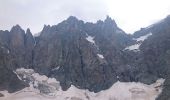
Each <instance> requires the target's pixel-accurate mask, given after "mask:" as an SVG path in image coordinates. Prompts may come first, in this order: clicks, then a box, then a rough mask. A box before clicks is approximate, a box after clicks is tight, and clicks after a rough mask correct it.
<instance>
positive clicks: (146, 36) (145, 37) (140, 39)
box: [133, 33, 152, 42]
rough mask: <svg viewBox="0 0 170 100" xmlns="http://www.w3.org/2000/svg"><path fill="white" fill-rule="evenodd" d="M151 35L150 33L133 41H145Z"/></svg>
mask: <svg viewBox="0 0 170 100" xmlns="http://www.w3.org/2000/svg"><path fill="white" fill-rule="evenodd" d="M151 35H152V33H148V34H146V35H144V36H141V37H139V38H136V39H135V38H134V39H133V40H136V41H137V42H139V41H141V42H143V41H144V40H146V39H147V38H148V37H149V36H151Z"/></svg>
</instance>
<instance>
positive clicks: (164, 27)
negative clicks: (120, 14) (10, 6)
mask: <svg viewBox="0 0 170 100" xmlns="http://www.w3.org/2000/svg"><path fill="white" fill-rule="evenodd" d="M169 44H170V16H167V17H166V18H165V19H163V20H162V21H160V22H158V23H155V24H153V25H151V26H149V27H146V28H142V29H141V30H139V31H137V32H135V33H134V34H133V35H128V34H126V33H125V32H124V31H123V30H122V29H121V28H119V27H118V26H117V24H116V22H115V21H114V20H113V19H111V18H110V17H108V16H107V18H106V19H105V20H104V21H101V20H99V21H97V22H96V23H89V22H87V23H85V22H83V21H82V20H78V19H77V18H76V17H74V16H70V17H69V18H68V19H66V20H64V21H63V22H61V23H59V24H58V25H53V26H49V25H45V26H44V28H43V30H42V31H41V32H40V33H39V36H33V35H32V33H31V31H30V29H27V31H26V32H25V31H24V30H23V29H22V28H21V27H20V26H19V25H16V26H14V27H13V28H12V29H11V30H10V31H0V51H1V52H0V56H1V57H0V59H1V60H0V68H1V70H0V78H1V79H0V90H8V91H10V92H15V91H18V90H21V89H23V88H24V87H28V86H29V85H30V84H28V82H24V81H21V80H20V79H19V77H18V74H17V73H16V70H17V69H19V68H25V69H34V70H35V72H37V73H39V74H40V75H46V76H47V77H51V78H55V79H56V80H58V81H59V82H60V85H61V88H62V90H64V91H65V90H68V89H69V88H70V87H71V85H74V86H75V87H77V88H79V89H88V90H89V91H91V92H100V91H102V90H106V89H109V88H111V86H112V85H113V84H114V83H116V82H117V81H121V82H141V83H144V84H148V85H150V84H153V83H154V82H156V80H158V79H159V78H163V79H165V83H164V85H163V92H162V94H161V95H160V96H159V97H158V100H168V99H170V95H169V93H170V89H169V83H170V81H169V79H170V75H169V71H170V69H169V67H170V46H169ZM31 79H32V78H31ZM29 81H30V78H29ZM11 84H14V85H11ZM41 86H42V85H41ZM42 87H43V88H45V86H44V85H43V86H42ZM42 87H41V89H42Z"/></svg>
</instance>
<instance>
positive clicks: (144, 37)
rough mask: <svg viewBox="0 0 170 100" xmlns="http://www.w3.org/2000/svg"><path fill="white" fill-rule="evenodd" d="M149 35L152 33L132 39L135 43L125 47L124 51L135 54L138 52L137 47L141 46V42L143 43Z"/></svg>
mask: <svg viewBox="0 0 170 100" xmlns="http://www.w3.org/2000/svg"><path fill="white" fill-rule="evenodd" d="M151 35H152V33H151V32H150V33H148V34H146V35H144V36H140V37H139V38H133V40H135V41H136V42H137V43H136V44H134V45H130V46H128V47H126V48H125V49H124V50H130V51H135V52H137V51H140V50H139V47H140V46H141V44H142V42H143V41H145V40H146V39H147V38H148V37H149V36H151Z"/></svg>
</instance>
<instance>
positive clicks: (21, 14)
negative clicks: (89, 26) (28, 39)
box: [0, 0, 170, 33]
mask: <svg viewBox="0 0 170 100" xmlns="http://www.w3.org/2000/svg"><path fill="white" fill-rule="evenodd" d="M169 14H170V0H0V30H6V29H7V30H9V29H11V27H12V26H13V25H16V24H19V25H20V26H21V27H22V28H23V29H26V28H30V29H31V31H32V32H33V33H37V32H40V31H41V30H42V28H43V26H44V24H49V25H56V24H57V23H59V22H61V21H63V20H65V19H66V18H68V17H69V16H70V15H72V16H76V17H77V18H79V19H81V20H84V21H86V22H87V21H90V22H96V21H97V20H99V19H101V20H104V19H105V18H106V15H109V16H110V17H112V18H113V19H114V20H115V21H116V23H117V24H118V26H119V27H120V28H122V29H123V30H124V31H125V32H127V33H133V32H134V31H136V30H138V29H140V28H141V27H146V26H148V25H150V24H152V23H154V22H156V21H159V20H160V19H162V18H164V17H166V16H167V15H169Z"/></svg>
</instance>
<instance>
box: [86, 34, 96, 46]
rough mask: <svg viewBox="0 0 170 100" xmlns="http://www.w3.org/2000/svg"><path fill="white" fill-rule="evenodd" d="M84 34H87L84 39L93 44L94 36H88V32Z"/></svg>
mask: <svg viewBox="0 0 170 100" xmlns="http://www.w3.org/2000/svg"><path fill="white" fill-rule="evenodd" d="M86 35H87V37H86V40H87V41H89V42H90V43H92V44H95V41H94V38H95V37H93V36H90V35H88V34H86Z"/></svg>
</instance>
